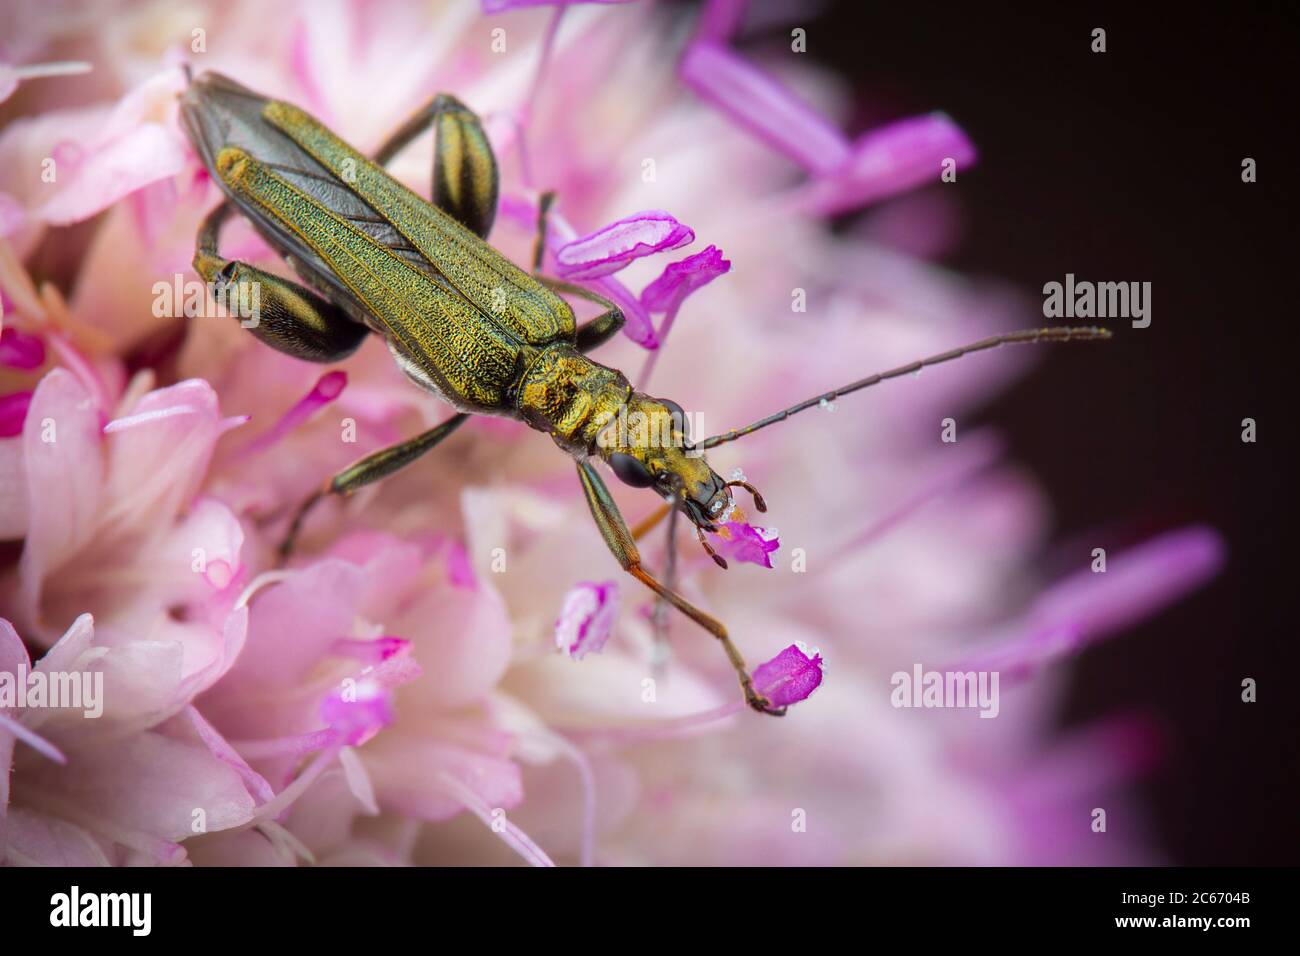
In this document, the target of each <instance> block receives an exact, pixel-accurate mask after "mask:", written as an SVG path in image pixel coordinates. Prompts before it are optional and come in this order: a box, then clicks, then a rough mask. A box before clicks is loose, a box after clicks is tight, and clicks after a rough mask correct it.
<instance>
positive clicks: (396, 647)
mask: <svg viewBox="0 0 1300 956" xmlns="http://www.w3.org/2000/svg"><path fill="white" fill-rule="evenodd" d="M410 649H411V642H410V641H408V640H406V639H405V638H401V637H376V638H375V639H373V640H361V639H359V638H354V637H340V638H339V639H338V640H337V641H335V642H334V643H333V645H331V647H330V650H331V651H333V653H334V654H335V655H336V656H338V657H350V658H352V659H353V660H357V661H361V662H362V663H364V664H378V663H381V662H382V661H386V660H388V659H389V658H390V657H394V656H396V655H398V654H405V653H408V652H409V651H410Z"/></svg>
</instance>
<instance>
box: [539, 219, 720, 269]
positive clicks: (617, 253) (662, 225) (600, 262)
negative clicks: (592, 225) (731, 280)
mask: <svg viewBox="0 0 1300 956" xmlns="http://www.w3.org/2000/svg"><path fill="white" fill-rule="evenodd" d="M694 241H695V233H694V232H692V231H691V229H690V227H689V226H684V225H682V224H681V223H680V222H678V221H677V220H676V219H674V218H673V217H672V216H670V215H669V214H668V213H666V212H662V211H659V210H654V209H652V210H649V211H647V212H639V213H635V214H634V215H631V216H625V217H623V218H622V219H620V220H618V221H617V222H612V223H610V224H609V225H608V226H604V227H602V228H600V229H597V230H596V231H595V232H593V233H591V234H590V235H586V236H583V237H582V238H580V239H574V240H572V241H571V242H566V243H565V244H564V245H562V246H560V248H559V249H557V250H556V251H555V262H556V265H557V266H558V268H559V272H560V275H561V276H562V277H563V278H565V279H576V280H583V279H599V278H600V277H601V276H606V275H609V274H610V273H611V272H617V271H618V270H619V269H622V268H624V267H625V266H627V265H628V264H630V263H631V262H632V260H634V259H639V258H641V257H642V256H649V255H653V254H654V253H656V252H663V251H664V250H666V249H677V248H679V247H681V246H685V245H688V244H689V243H692V242H694Z"/></svg>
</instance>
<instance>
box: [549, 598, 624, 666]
mask: <svg viewBox="0 0 1300 956" xmlns="http://www.w3.org/2000/svg"><path fill="white" fill-rule="evenodd" d="M617 617H618V582H617V581H605V582H603V583H600V584H596V583H594V582H592V581H583V582H581V583H580V584H577V585H575V586H574V587H573V588H571V589H570V590H569V593H568V594H566V595H565V596H564V606H563V607H562V608H561V609H560V617H559V620H557V621H556V622H555V645H556V647H558V648H559V649H560V650H562V651H564V652H565V653H566V654H568V655H569V656H570V657H572V658H573V659H574V660H581V659H582V658H583V657H585V656H586V655H587V654H599V653H600V650H601V648H603V647H604V646H605V642H606V641H607V640H609V635H610V633H611V631H612V630H613V627H614V620H615V619H616V618H617Z"/></svg>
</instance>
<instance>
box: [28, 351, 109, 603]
mask: <svg viewBox="0 0 1300 956" xmlns="http://www.w3.org/2000/svg"><path fill="white" fill-rule="evenodd" d="M23 453H24V462H25V465H26V471H27V488H28V495H29V498H30V508H29V516H28V530H27V541H26V546H25V547H24V549H23V556H22V560H21V563H20V566H19V567H20V570H19V574H20V578H21V580H22V588H23V592H22V593H23V599H24V609H25V614H26V617H27V619H28V620H35V618H36V613H35V612H36V605H37V602H38V601H39V598H40V593H41V587H42V582H43V580H44V578H45V575H46V574H47V573H49V572H50V571H52V570H54V569H56V568H57V567H58V566H59V565H60V564H62V563H63V562H64V561H66V560H67V559H68V558H69V557H70V556H71V555H72V554H74V553H75V552H76V551H77V549H78V548H80V547H81V546H82V545H83V544H85V543H86V541H88V540H89V539H90V537H91V535H93V534H94V531H95V528H96V526H97V524H98V522H99V517H100V514H101V501H102V500H103V497H102V496H103V494H104V492H103V487H102V486H103V474H104V465H103V461H102V458H101V452H100V435H99V413H98V410H97V409H96V406H95V402H94V400H93V399H92V398H91V396H90V393H89V392H88V391H87V390H86V389H85V387H84V386H83V385H81V384H80V383H79V382H78V381H77V380H76V378H75V377H74V376H73V375H72V374H71V373H70V372H67V371H65V370H64V369H61V368H56V369H54V370H53V371H51V372H50V373H49V374H48V375H46V376H45V377H44V378H43V379H41V382H40V384H39V385H37V386H36V393H35V395H33V396H32V404H31V408H30V409H29V410H28V413H27V424H26V427H25V429H24V432H23Z"/></svg>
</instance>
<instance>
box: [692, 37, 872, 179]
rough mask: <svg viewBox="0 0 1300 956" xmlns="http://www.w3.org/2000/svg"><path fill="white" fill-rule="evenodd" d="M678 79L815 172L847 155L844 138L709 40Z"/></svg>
mask: <svg viewBox="0 0 1300 956" xmlns="http://www.w3.org/2000/svg"><path fill="white" fill-rule="evenodd" d="M681 77H682V80H683V81H684V82H685V83H686V85H687V86H689V87H690V88H691V89H693V90H694V91H695V92H696V93H698V94H699V95H700V96H701V97H702V98H703V99H705V100H708V101H709V102H710V103H712V104H713V105H714V106H716V107H718V109H720V110H722V112H724V113H726V114H727V115H728V116H729V117H731V119H733V120H735V121H736V122H737V123H739V124H740V125H741V126H744V127H745V128H746V129H748V130H749V131H750V132H752V133H754V134H755V135H756V136H758V137H759V138H760V139H762V140H763V141H764V142H766V143H767V144H768V145H769V146H771V147H772V148H773V149H775V150H776V151H778V152H780V153H784V154H785V155H786V156H788V157H790V159H792V160H794V161H795V162H796V163H798V164H799V165H800V166H802V167H804V168H805V169H807V170H809V171H810V172H813V173H829V172H830V171H832V170H833V169H835V168H836V167H838V166H840V165H841V164H842V163H844V162H845V161H846V160H847V159H848V157H849V144H848V141H847V140H846V139H845V137H844V135H843V134H842V133H841V132H840V131H839V130H837V129H836V128H835V127H834V126H833V125H831V124H830V123H829V122H827V120H826V118H825V117H823V116H822V115H821V114H819V113H818V112H817V111H816V110H815V109H813V108H812V107H811V106H809V105H808V104H807V103H805V102H804V101H803V100H801V99H799V98H798V97H797V96H795V95H794V93H792V92H790V90H788V89H786V88H785V87H784V86H782V85H781V84H780V83H778V82H777V81H776V80H774V79H773V78H772V77H770V76H768V75H767V74H766V73H764V72H763V71H762V70H760V69H758V68H757V67H756V66H754V65H752V64H751V63H749V62H747V61H746V60H744V59H743V58H741V57H740V56H737V55H736V54H735V53H732V52H731V51H730V50H728V49H727V48H726V47H723V46H721V45H719V44H717V43H714V42H711V41H700V42H697V43H694V44H692V45H691V47H690V49H689V50H687V51H686V56H685V57H684V58H683V60H682V65H681Z"/></svg>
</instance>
